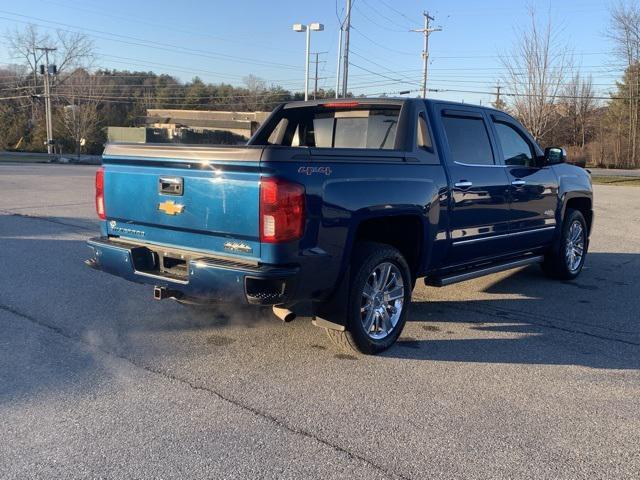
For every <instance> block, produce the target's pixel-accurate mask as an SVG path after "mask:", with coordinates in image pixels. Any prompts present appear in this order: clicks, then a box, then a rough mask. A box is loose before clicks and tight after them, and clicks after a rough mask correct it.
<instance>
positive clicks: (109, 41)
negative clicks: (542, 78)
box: [0, 0, 621, 103]
mask: <svg viewBox="0 0 640 480" xmlns="http://www.w3.org/2000/svg"><path fill="white" fill-rule="evenodd" d="M344 3H345V2H344V0H338V1H337V3H336V1H335V0H314V1H300V0H298V1H290V0H267V1H265V0H236V1H234V2H232V1H228V0H224V1H223V0H218V1H204V0H201V1H194V0H185V1H181V2H177V1H175V0H172V1H166V0H154V1H153V2H151V1H131V0H129V1H124V0H110V1H108V2H107V1H96V0H85V1H78V0H21V1H20V2H3V3H2V5H1V6H0V32H2V33H3V34H4V33H5V32H8V31H11V30H13V29H15V28H24V26H25V25H26V23H34V24H37V25H38V26H39V27H40V28H41V29H42V30H54V29H56V28H61V29H66V30H77V31H83V32H85V33H87V34H88V35H90V36H91V37H92V39H93V41H94V42H95V46H96V49H97V54H98V56H97V59H96V62H95V66H96V67H104V68H117V69H129V70H138V71H150V70H152V71H154V72H157V73H168V74H172V75H175V76H177V77H178V78H180V79H181V80H184V81H187V80H190V79H191V78H193V77H194V76H195V75H198V76H200V77H201V78H202V79H203V80H205V81H209V82H221V81H224V82H228V83H232V84H241V83H242V78H243V77H244V76H246V75H248V74H254V75H256V76H259V77H262V78H264V79H265V80H267V81H268V82H269V83H274V84H279V85H282V86H283V87H285V88H288V89H293V90H302V84H303V65H304V41H305V39H304V35H303V34H300V33H295V32H293V31H292V30H291V25H292V24H293V23H295V22H302V23H309V22H314V21H318V22H321V23H324V24H325V31H324V32H314V33H313V34H312V48H311V49H312V51H319V52H327V53H326V54H323V55H321V60H322V61H324V63H322V64H320V75H319V76H320V77H322V79H321V80H320V86H323V87H325V88H331V87H333V86H334V84H335V70H336V57H337V43H338V29H339V21H338V16H343V14H344V12H343V8H344ZM613 3H614V0H563V1H560V0H551V1H548V0H547V1H533V2H531V1H530V0H529V1H527V0H509V1H507V0H484V1H470V0H458V1H452V0H449V1H446V0H429V1H419V0H354V9H353V16H352V23H353V25H354V30H352V35H351V47H352V50H351V52H352V53H351V62H352V63H353V64H354V66H352V67H351V70H350V76H349V86H350V90H352V91H354V92H355V93H358V94H359V93H366V94H380V93H382V92H385V93H390V94H392V93H394V92H398V91H399V90H407V89H412V90H413V89H418V88H419V82H420V78H421V62H422V60H421V57H420V52H421V49H422V37H421V35H420V34H417V33H411V32H409V31H408V30H409V29H410V28H416V27H421V26H422V15H421V14H422V11H423V9H426V10H428V11H429V12H430V13H432V14H433V15H434V16H435V17H436V21H435V22H434V25H435V26H441V27H442V28H443V31H442V32H437V33H434V34H432V36H431V48H430V53H431V62H430V82H429V83H430V85H429V86H430V87H432V88H442V89H450V90H469V91H493V90H494V85H495V84H496V81H497V80H498V78H499V77H500V76H501V73H502V72H503V68H502V65H501V63H500V59H499V58H498V55H499V54H506V53H508V51H509V50H510V48H511V46H512V45H513V43H514V42H515V41H516V39H517V28H518V27H522V26H524V25H526V24H527V22H528V17H527V4H533V5H534V6H535V7H536V9H537V11H538V14H539V16H540V17H541V20H544V19H545V18H546V15H547V14H548V13H549V12H551V15H552V18H553V22H554V24H555V25H556V26H557V27H558V29H559V30H560V31H561V34H560V36H561V38H562V40H563V41H565V42H566V43H568V44H569V45H570V46H571V48H572V49H573V50H574V52H575V57H576V63H577V64H578V65H580V66H581V70H582V71H583V72H584V73H590V74H592V75H593V81H594V84H595V86H596V89H597V91H598V92H601V93H603V94H606V92H608V91H610V90H611V88H612V86H613V83H614V81H615V79H616V78H618V77H619V75H620V73H621V71H620V68H618V63H617V62H616V60H615V59H613V58H612V56H611V54H610V53H609V52H611V50H612V46H611V43H610V42H609V41H608V40H607V38H606V29H607V27H608V23H609V8H610V6H611V5H612V4H613ZM336 9H337V14H336ZM185 49H187V50H185ZM11 62H12V59H11V55H10V53H9V52H8V49H7V45H6V42H5V41H4V39H0V64H6V63H11ZM355 65H357V66H355ZM364 69H366V70H370V71H373V72H376V73H377V75H376V74H372V73H369V72H367V71H365V70H364ZM385 77H386V78H385ZM430 95H431V96H432V97H435V98H445V99H451V100H464V101H467V102H473V103H478V102H479V101H482V102H483V103H485V102H488V101H491V99H492V96H491V95H487V94H477V93H468V92H447V93H433V94H430Z"/></svg>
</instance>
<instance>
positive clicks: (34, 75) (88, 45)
mask: <svg viewBox="0 0 640 480" xmlns="http://www.w3.org/2000/svg"><path fill="white" fill-rule="evenodd" d="M4 37H5V40H6V42H7V44H8V45H9V51H10V52H11V54H12V55H13V56H14V57H16V58H20V59H22V61H23V65H24V67H25V69H24V74H23V75H24V76H23V78H22V83H24V87H23V90H22V92H21V93H23V94H24V95H25V96H26V97H27V98H26V99H25V100H24V101H25V102H26V103H27V108H28V106H29V105H30V107H31V121H30V124H31V125H32V126H37V125H38V124H39V123H40V122H41V121H42V107H43V105H42V102H41V101H40V100H39V99H40V97H41V95H42V94H43V80H42V79H40V78H39V75H38V68H39V65H40V64H41V63H42V61H43V59H42V55H43V53H42V52H41V51H39V50H38V48H39V47H44V46H46V47H53V48H56V51H55V52H52V53H51V54H50V56H49V61H50V63H51V64H54V65H56V67H57V71H58V75H57V76H55V77H54V78H53V86H54V87H56V86H57V85H59V84H60V83H61V82H62V81H64V79H66V78H67V76H66V75H64V74H65V73H66V72H69V71H73V70H74V69H75V68H78V67H80V66H85V67H86V66H89V65H90V63H91V62H92V60H93V58H94V47H93V42H92V41H91V39H90V38H89V37H88V36H87V35H85V34H83V33H79V32H67V31H63V30H58V31H56V32H54V33H52V34H50V33H43V32H41V31H40V30H38V27H37V26H35V25H28V26H27V27H25V28H24V29H22V30H18V29H16V30H12V31H8V32H6V34H5V36H4ZM53 90H54V91H55V88H54V89H53Z"/></svg>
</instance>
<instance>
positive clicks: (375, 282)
mask: <svg viewBox="0 0 640 480" xmlns="http://www.w3.org/2000/svg"><path fill="white" fill-rule="evenodd" d="M403 306H404V282H403V280H402V274H401V273H400V269H399V268H398V267H396V266H395V265H394V264H393V263H391V262H383V263H381V264H380V265H378V266H376V267H375V268H374V269H373V270H372V271H371V273H370V274H369V278H367V281H366V283H365V285H364V289H363V292H362V297H361V303H360V319H361V321H362V326H363V328H364V331H365V332H366V334H367V335H369V337H370V338H372V339H374V340H382V339H383V338H385V337H387V336H388V335H389V334H390V333H391V332H392V331H393V329H394V328H395V326H396V325H397V324H398V320H399V319H400V316H401V315H402V308H403Z"/></svg>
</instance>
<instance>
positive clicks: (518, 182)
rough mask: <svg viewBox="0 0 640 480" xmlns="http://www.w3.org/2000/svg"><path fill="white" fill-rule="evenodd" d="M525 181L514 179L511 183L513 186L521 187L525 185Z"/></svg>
mask: <svg viewBox="0 0 640 480" xmlns="http://www.w3.org/2000/svg"><path fill="white" fill-rule="evenodd" d="M526 184H527V182H526V181H525V180H520V179H517V180H514V181H513V182H511V185H513V186H514V187H522V186H523V185H526Z"/></svg>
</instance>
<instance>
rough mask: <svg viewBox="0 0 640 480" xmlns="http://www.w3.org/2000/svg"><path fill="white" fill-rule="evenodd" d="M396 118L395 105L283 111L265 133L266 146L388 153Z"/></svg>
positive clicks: (391, 144) (396, 107) (393, 137)
mask: <svg viewBox="0 0 640 480" xmlns="http://www.w3.org/2000/svg"><path fill="white" fill-rule="evenodd" d="M338 105H339V104H338ZM399 117H400V106H399V105H397V106H396V105H384V106H357V107H346V108H345V107H338V108H332V107H324V106H310V107H300V108H292V109H284V110H282V116H281V118H280V119H279V120H278V121H277V123H276V124H275V126H274V128H273V130H272V131H271V132H267V134H268V140H267V142H268V144H269V145H283V146H292V147H297V146H301V147H315V148H366V149H374V150H391V149H393V148H394V146H395V140H396V129H397V126H398V118H399Z"/></svg>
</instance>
